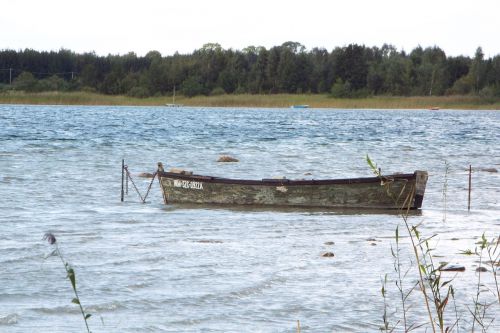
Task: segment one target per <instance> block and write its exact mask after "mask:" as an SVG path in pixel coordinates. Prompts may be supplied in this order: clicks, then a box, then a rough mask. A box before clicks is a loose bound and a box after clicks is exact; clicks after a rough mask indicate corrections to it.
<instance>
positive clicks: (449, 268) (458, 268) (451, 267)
mask: <svg viewBox="0 0 500 333" xmlns="http://www.w3.org/2000/svg"><path fill="white" fill-rule="evenodd" d="M439 270H440V271H442V272H463V271H465V266H462V265H459V264H447V265H445V266H443V267H441V268H440V269H439Z"/></svg>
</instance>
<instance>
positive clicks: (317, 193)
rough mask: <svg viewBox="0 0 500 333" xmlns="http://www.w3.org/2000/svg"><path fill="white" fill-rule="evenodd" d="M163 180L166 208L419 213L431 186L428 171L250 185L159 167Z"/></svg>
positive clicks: (278, 180)
mask: <svg viewBox="0 0 500 333" xmlns="http://www.w3.org/2000/svg"><path fill="white" fill-rule="evenodd" d="M157 175H158V179H159V182H160V187H161V190H162V193H163V199H164V202H165V204H171V203H196V204H205V205H210V204H214V205H255V206H289V207H317V208H355V209H398V208H410V209H419V208H421V207H422V201H423V199H424V192H425V186H426V184H427V172H426V171H415V172H414V173H412V174H395V175H388V176H381V177H367V178H348V179H321V180H314V179H308V180H290V179H262V180H247V179H230V178H221V177H211V176H202V175H195V174H192V172H186V171H182V170H171V171H169V172H166V171H164V170H163V166H162V164H161V163H158V173H157Z"/></svg>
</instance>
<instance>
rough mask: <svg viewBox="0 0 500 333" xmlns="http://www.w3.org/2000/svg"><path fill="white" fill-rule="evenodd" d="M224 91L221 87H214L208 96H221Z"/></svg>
mask: <svg viewBox="0 0 500 333" xmlns="http://www.w3.org/2000/svg"><path fill="white" fill-rule="evenodd" d="M225 93H226V91H225V90H224V89H223V88H221V87H215V88H214V89H212V91H211V92H210V96H221V95H224V94H225Z"/></svg>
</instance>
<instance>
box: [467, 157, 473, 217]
mask: <svg viewBox="0 0 500 333" xmlns="http://www.w3.org/2000/svg"><path fill="white" fill-rule="evenodd" d="M471 187H472V165H471V164H469V200H468V204H467V211H469V212H470V192H471Z"/></svg>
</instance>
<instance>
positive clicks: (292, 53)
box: [0, 41, 500, 98]
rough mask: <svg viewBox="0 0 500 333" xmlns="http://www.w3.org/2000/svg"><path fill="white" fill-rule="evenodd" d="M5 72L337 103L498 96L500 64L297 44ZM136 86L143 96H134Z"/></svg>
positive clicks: (15, 54)
mask: <svg viewBox="0 0 500 333" xmlns="http://www.w3.org/2000/svg"><path fill="white" fill-rule="evenodd" d="M0 69H2V70H1V71H0V84H4V85H5V84H10V80H11V79H12V80H13V85H12V88H14V89H16V90H24V91H27V92H38V91H74V90H86V91H89V89H92V91H97V92H100V93H104V94H108V95H123V94H129V95H130V96H137V97H140V96H146V95H147V96H164V95H166V94H170V93H171V92H172V91H173V87H174V86H176V87H179V88H182V89H180V91H179V93H182V92H184V94H186V96H187V97H193V96H197V95H208V94H209V93H211V92H212V91H216V90H215V89H216V88H218V87H220V88H222V89H224V91H225V92H226V93H227V94H233V93H241V92H245V93H251V94H267V93H271V94H277V93H290V94H297V93H309V92H312V93H325V94H328V93H331V95H332V96H333V97H337V98H359V97H365V96H372V95H392V96H408V95H413V96H429V95H431V96H441V95H445V94H474V95H479V96H480V97H484V98H498V97H499V96H500V92H499V88H498V87H500V56H499V55H497V56H495V57H493V58H491V59H486V58H485V56H484V54H483V51H482V49H481V48H478V49H477V50H476V54H475V55H474V57H473V58H472V59H471V58H469V57H464V56H458V57H449V56H448V57H447V56H446V54H445V53H444V51H443V50H441V49H440V48H439V47H435V46H434V47H427V48H425V49H424V48H422V47H420V46H418V47H416V48H415V49H414V50H412V51H411V52H410V53H409V54H407V53H406V52H404V51H398V50H397V49H396V48H395V47H394V46H391V45H386V44H385V45H383V46H382V47H380V48H379V47H367V46H364V45H357V44H349V45H347V46H344V47H336V48H335V49H333V50H331V51H328V50H326V49H322V48H313V49H312V50H310V51H308V50H306V48H305V47H304V45H302V44H300V43H298V42H293V41H288V42H285V43H283V44H282V45H280V46H275V47H272V48H270V49H269V50H268V49H266V48H264V47H262V46H259V47H256V46H249V47H247V48H244V49H243V50H242V51H239V50H232V49H227V50H226V49H224V48H222V47H221V45H220V44H217V43H207V44H205V45H203V46H202V47H201V48H200V49H198V50H195V51H194V52H193V53H191V54H183V55H180V54H178V53H176V54H174V55H171V56H162V54H161V53H160V52H158V51H150V52H148V53H147V54H146V55H145V56H142V57H139V56H137V55H136V54H135V53H133V52H130V53H128V54H125V55H108V56H97V55H96V54H95V53H84V54H75V53H73V52H71V51H69V50H64V49H62V50H60V51H58V52H38V51H35V50H30V49H26V50H21V51H13V50H0ZM10 69H12V70H10ZM30 73H31V74H30ZM55 73H57V76H55ZM136 86H140V87H142V88H143V89H140V90H138V89H134V90H132V88H134V87H136ZM3 89H4V90H5V87H4V88H3ZM145 92H147V94H146V93H145Z"/></svg>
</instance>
